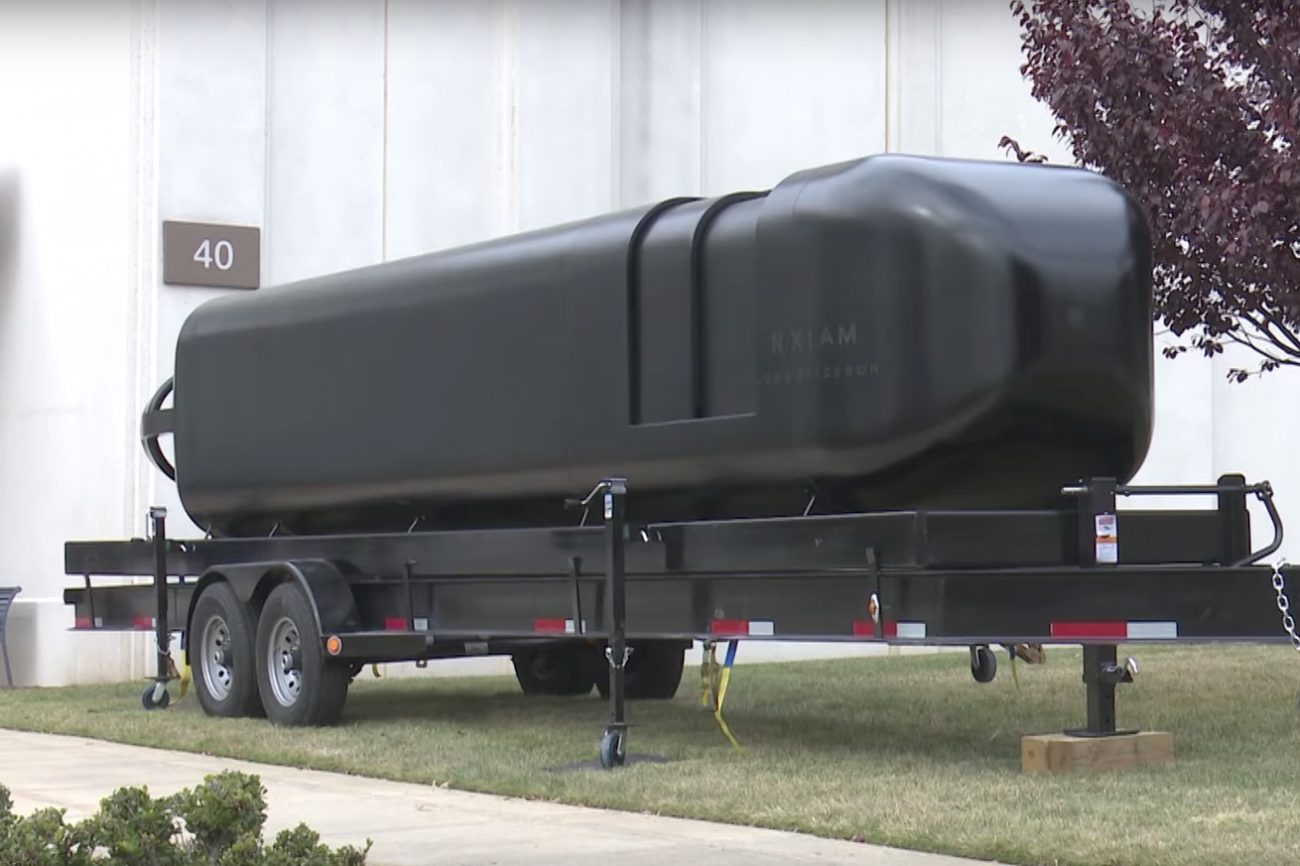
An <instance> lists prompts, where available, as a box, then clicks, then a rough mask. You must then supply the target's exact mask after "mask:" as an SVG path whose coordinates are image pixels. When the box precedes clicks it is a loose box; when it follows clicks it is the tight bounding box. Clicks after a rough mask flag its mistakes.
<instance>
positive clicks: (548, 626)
mask: <svg viewBox="0 0 1300 866" xmlns="http://www.w3.org/2000/svg"><path fill="white" fill-rule="evenodd" d="M571 622H573V620H571V619H535V620H533V631H545V632H566V631H568V628H567V627H566V626H567V625H568V624H569V623H571Z"/></svg>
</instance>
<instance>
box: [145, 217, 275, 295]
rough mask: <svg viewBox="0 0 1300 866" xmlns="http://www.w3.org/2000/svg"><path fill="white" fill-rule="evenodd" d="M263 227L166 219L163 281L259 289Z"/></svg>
mask: <svg viewBox="0 0 1300 866" xmlns="http://www.w3.org/2000/svg"><path fill="white" fill-rule="evenodd" d="M261 234H262V233H261V230H260V229H257V228H254V227H251V226H230V225H215V224H212V223H190V222H174V221H167V222H164V223H163V282H164V283H169V284H172V285H188V286H217V287H221V288H232V289H256V288H257V287H258V285H259V284H260V282H261V279H260V278H261V270H262V256H261V243H262V238H261Z"/></svg>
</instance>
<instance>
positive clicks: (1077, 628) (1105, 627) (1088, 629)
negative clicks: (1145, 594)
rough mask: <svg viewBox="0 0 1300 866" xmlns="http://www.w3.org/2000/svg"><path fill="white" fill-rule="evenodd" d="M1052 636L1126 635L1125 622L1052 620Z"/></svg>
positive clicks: (1119, 636) (1122, 636)
mask: <svg viewBox="0 0 1300 866" xmlns="http://www.w3.org/2000/svg"><path fill="white" fill-rule="evenodd" d="M1052 637H1067V638H1068V637H1088V638H1091V637H1116V638H1120V639H1121V640H1123V639H1125V638H1127V637H1128V623H1126V622H1054V623H1052Z"/></svg>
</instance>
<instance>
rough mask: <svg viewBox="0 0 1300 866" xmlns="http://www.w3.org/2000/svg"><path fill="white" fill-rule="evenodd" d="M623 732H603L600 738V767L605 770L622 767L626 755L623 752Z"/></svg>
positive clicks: (614, 730) (624, 735) (615, 730)
mask: <svg viewBox="0 0 1300 866" xmlns="http://www.w3.org/2000/svg"><path fill="white" fill-rule="evenodd" d="M626 736H627V734H626V733H625V732H624V731H621V730H617V729H613V730H608V731H605V733H604V735H603V736H601V738H600V765H601V766H602V767H604V768H605V769H606V770H612V769H614V768H615V767H621V766H623V762H624V760H625V758H626V754H625V752H624V750H623V743H624V738H625V737H626Z"/></svg>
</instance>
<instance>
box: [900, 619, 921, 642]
mask: <svg viewBox="0 0 1300 866" xmlns="http://www.w3.org/2000/svg"><path fill="white" fill-rule="evenodd" d="M893 636H894V637H896V638H898V639H899V640H925V623H923V622H899V623H896V624H895V628H894V635H893Z"/></svg>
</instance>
